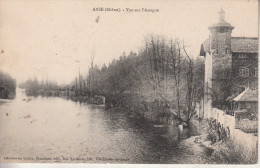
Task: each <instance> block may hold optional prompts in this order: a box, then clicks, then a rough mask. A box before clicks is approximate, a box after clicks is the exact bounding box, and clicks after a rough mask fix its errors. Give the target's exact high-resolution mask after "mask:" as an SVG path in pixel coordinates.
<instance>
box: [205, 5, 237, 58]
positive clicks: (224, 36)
mask: <svg viewBox="0 0 260 168" xmlns="http://www.w3.org/2000/svg"><path fill="white" fill-rule="evenodd" d="M218 14H219V21H218V23H216V24H213V25H211V26H209V28H208V29H209V31H210V50H211V51H212V52H214V54H217V55H224V54H230V53H231V33H232V30H233V29H234V28H235V27H234V26H232V25H231V24H230V23H228V22H226V21H225V12H224V11H223V9H221V10H220V11H219V12H218Z"/></svg>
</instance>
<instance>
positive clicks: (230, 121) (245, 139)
mask: <svg viewBox="0 0 260 168" xmlns="http://www.w3.org/2000/svg"><path fill="white" fill-rule="evenodd" d="M212 114H213V115H212V118H214V119H216V120H217V121H218V122H219V123H220V124H223V127H224V128H227V127H229V130H230V136H231V139H232V140H233V142H234V143H235V144H236V145H239V146H241V147H244V148H245V149H247V150H245V152H250V151H255V150H256V149H257V145H258V136H257V134H252V133H245V132H243V131H242V130H240V129H236V120H235V116H230V115H226V113H225V112H224V111H222V110H219V109H217V108H213V109H212ZM257 123H258V122H257V121H256V122H255V123H254V124H256V125H257Z"/></svg>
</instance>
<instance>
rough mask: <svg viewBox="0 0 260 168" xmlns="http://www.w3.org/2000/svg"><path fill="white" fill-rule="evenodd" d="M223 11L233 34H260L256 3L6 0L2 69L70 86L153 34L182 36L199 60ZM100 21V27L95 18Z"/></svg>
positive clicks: (0, 0)
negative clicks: (81, 75)
mask: <svg viewBox="0 0 260 168" xmlns="http://www.w3.org/2000/svg"><path fill="white" fill-rule="evenodd" d="M94 7H112V8H121V10H122V9H124V8H136V9H139V8H149V9H159V10H160V12H158V13H143V12H138V13H137V12H134V13H128V12H123V11H121V12H93V11H92V9H93V8H94ZM221 7H222V8H223V9H224V11H225V12H226V20H227V21H228V22H229V23H231V24H232V25H233V26H235V29H234V30H233V33H232V36H252V37H257V36H258V11H257V9H258V8H257V7H258V3H257V1H256V0H243V1H242V0H236V1H235V0H234V1H228V2H225V1H220V0H218V1H217V0H215V1H206V0H201V1H196V2H195V1H167V0H164V1H162V2H159V1H131V2H130V1H124V2H122V1H113V2H112V1H95V2H94V1H77V0H56V1H54V0H53V1H45V0H37V1H30V0H26V1H25V0H24V1H14V0H11V1H10V0H5V1H4V0H0V51H1V50H2V51H1V52H0V69H2V70H4V71H6V72H8V73H9V74H11V75H12V76H13V77H14V78H16V79H17V80H18V82H21V81H23V80H26V79H27V78H30V77H34V76H38V77H39V79H43V78H44V79H47V77H48V78H49V79H51V80H56V81H57V82H58V83H69V82H71V80H73V79H75V75H76V74H78V67H81V71H82V72H86V71H87V69H88V67H89V66H90V55H91V51H92V50H93V48H95V51H96V52H95V63H96V64H97V65H99V66H101V65H103V64H104V63H106V64H108V63H109V62H110V61H111V60H112V59H113V58H118V57H119V56H120V55H122V53H123V52H124V51H125V52H126V53H127V54H128V53H129V52H130V51H135V52H137V51H138V48H140V47H141V46H142V43H143V40H144V36H145V35H147V34H160V35H164V36H166V37H169V38H170V37H173V38H174V37H178V38H180V39H183V40H184V41H185V42H186V43H187V44H188V46H189V52H190V53H191V54H192V55H193V56H194V57H195V56H197V55H198V53H199V47H200V44H201V43H202V42H203V41H204V40H205V39H206V38H208V36H209V32H208V26H209V25H211V24H212V23H215V22H217V21H218V13H217V12H218V11H219V10H220V9H221ZM98 16H99V17H100V19H99V22H98V23H97V22H96V21H95V19H96V18H97V17H98Z"/></svg>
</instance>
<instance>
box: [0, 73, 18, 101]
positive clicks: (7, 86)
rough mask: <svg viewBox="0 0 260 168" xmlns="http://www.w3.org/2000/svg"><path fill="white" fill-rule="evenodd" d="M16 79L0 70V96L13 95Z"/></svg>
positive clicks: (7, 96)
mask: <svg viewBox="0 0 260 168" xmlns="http://www.w3.org/2000/svg"><path fill="white" fill-rule="evenodd" d="M15 89H16V80H15V79H14V78H12V77H11V76H10V75H9V74H7V73H5V72H3V71H1V70H0V98H5V99H7V98H13V97H14V95H15Z"/></svg>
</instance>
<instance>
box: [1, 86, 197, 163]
mask: <svg viewBox="0 0 260 168" xmlns="http://www.w3.org/2000/svg"><path fill="white" fill-rule="evenodd" d="M193 134H195V133H194V131H193V133H192V132H190V131H189V130H184V131H183V132H182V133H179V131H178V129H177V128H176V127H174V126H172V125H171V126H167V127H158V126H157V127H156V126H154V125H152V124H149V123H147V122H143V121H140V120H137V119H134V118H130V117H129V116H127V115H126V114H125V113H124V112H123V111H106V110H105V109H103V108H96V107H91V106H90V105H87V104H81V103H79V102H74V101H71V100H66V99H64V98H58V97H41V96H38V97H27V96H26V95H25V94H24V91H23V90H21V89H17V94H16V98H15V99H14V100H12V101H10V102H7V103H3V104H0V160H1V162H38V163H44V162H51V163H52V162H73V163H75V162H76V163H78V162H87V163H107V162H109V163H182V162H184V163H190V161H189V160H185V157H186V155H187V153H188V154H189V155H191V160H192V157H193V156H192V154H190V153H189V152H187V153H186V154H185V151H184V149H186V147H185V146H183V145H180V144H181V142H182V140H184V139H186V138H189V137H190V136H191V135H193ZM187 148H188V147H187ZM193 155H196V154H193ZM196 157H199V156H194V159H195V160H196ZM195 163H197V162H195Z"/></svg>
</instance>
